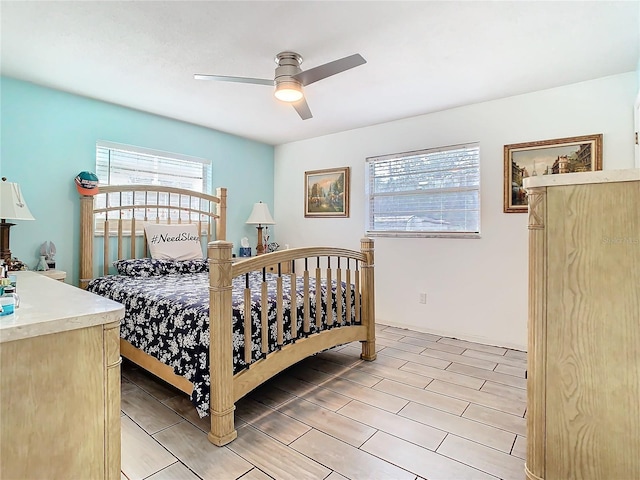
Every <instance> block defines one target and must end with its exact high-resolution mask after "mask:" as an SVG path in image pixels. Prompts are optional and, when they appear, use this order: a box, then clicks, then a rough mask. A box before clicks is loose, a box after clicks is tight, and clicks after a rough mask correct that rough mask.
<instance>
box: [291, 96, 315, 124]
mask: <svg viewBox="0 0 640 480" xmlns="http://www.w3.org/2000/svg"><path fill="white" fill-rule="evenodd" d="M291 106H292V107H293V108H295V109H296V112H298V115H300V118H301V119H302V120H309V119H310V118H312V117H313V115H311V110H310V109H309V105H308V104H307V101H306V100H305V98H304V97H302V100H298V101H297V102H294V103H292V104H291Z"/></svg>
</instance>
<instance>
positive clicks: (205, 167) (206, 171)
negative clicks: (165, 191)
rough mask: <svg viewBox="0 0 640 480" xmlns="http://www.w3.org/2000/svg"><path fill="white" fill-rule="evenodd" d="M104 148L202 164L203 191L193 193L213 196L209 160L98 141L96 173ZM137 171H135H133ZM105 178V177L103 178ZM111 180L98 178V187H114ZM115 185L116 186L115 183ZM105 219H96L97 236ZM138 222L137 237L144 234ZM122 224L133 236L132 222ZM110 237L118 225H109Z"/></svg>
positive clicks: (97, 217)
mask: <svg viewBox="0 0 640 480" xmlns="http://www.w3.org/2000/svg"><path fill="white" fill-rule="evenodd" d="M100 148H103V149H108V150H116V151H121V152H129V153H133V154H135V155H144V156H151V157H156V158H160V159H162V158H165V159H167V160H169V161H172V160H179V161H183V162H190V163H193V164H201V165H202V189H201V190H197V189H193V191H195V192H200V193H206V194H209V195H211V192H210V190H211V171H212V167H211V164H212V162H211V161H210V160H208V159H205V158H200V157H192V156H189V155H184V154H180V153H174V152H167V151H162V150H154V149H150V148H146V147H138V146H134V145H127V144H122V143H115V142H110V141H105V140H98V141H96V146H95V167H96V173H97V172H98V171H100V169H99V168H98V149H100ZM106 168H107V169H108V170H109V174H110V173H111V172H110V169H111V166H110V165H107V166H106ZM132 171H135V170H132ZM103 177H104V176H103ZM109 180H110V176H109V177H108V178H107V179H106V181H105V179H104V178H100V176H98V181H99V183H98V185H99V186H107V185H112V183H110V182H109ZM113 185H116V184H115V183H114V184H113ZM131 185H149V184H148V183H137V182H135V181H134V182H132V183H131ZM151 185H154V183H151ZM175 186H176V187H177V188H184V187H180V186H179V185H175ZM174 198H175V197H172V196H171V195H167V199H168V201H171V199H174ZM105 219H106V217H105V218H102V216H96V217H95V221H96V225H95V231H96V234H102V233H104V228H103V227H104V220H105ZM110 220H112V218H110ZM137 220H138V222H137V224H136V235H140V234H142V232H143V227H144V225H143V222H141V221H139V220H140V219H137ZM121 221H122V224H123V227H122V228H123V232H124V235H125V236H126V235H130V234H131V221H130V220H129V219H125V218H123V219H121ZM160 223H165V221H161V222H160ZM166 223H169V221H168V220H167V221H166ZM109 225H110V226H109V236H112V235H115V234H116V229H117V223H116V222H111V223H110V224H109Z"/></svg>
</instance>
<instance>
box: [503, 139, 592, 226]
mask: <svg viewBox="0 0 640 480" xmlns="http://www.w3.org/2000/svg"><path fill="white" fill-rule="evenodd" d="M595 170H602V134H601V133H600V134H596V135H584V136H581V137H568V138H558V139H554V140H541V141H537V142H528V143H515V144H513V145H505V146H504V212H505V213H518V212H526V211H527V209H528V206H527V195H526V192H525V191H524V188H523V187H522V180H523V179H524V178H526V177H532V176H536V175H556V174H559V173H574V172H589V171H595Z"/></svg>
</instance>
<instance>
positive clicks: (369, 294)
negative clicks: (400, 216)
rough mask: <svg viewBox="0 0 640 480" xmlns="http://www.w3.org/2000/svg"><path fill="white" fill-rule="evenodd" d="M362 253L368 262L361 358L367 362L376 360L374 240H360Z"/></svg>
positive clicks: (364, 267) (364, 279) (364, 271)
mask: <svg viewBox="0 0 640 480" xmlns="http://www.w3.org/2000/svg"><path fill="white" fill-rule="evenodd" d="M360 251H361V252H362V254H363V255H364V256H365V258H366V260H365V261H364V263H363V265H362V324H363V325H364V326H365V327H366V328H367V339H366V340H365V341H363V342H361V343H362V354H361V355H360V358H362V359H363V360H367V361H370V362H371V361H373V360H375V359H376V356H377V355H376V302H375V285H374V281H373V265H374V259H373V240H372V239H371V238H366V237H365V238H363V239H361V240H360Z"/></svg>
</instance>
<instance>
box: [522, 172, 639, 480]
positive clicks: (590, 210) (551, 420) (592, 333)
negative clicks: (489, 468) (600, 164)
mask: <svg viewBox="0 0 640 480" xmlns="http://www.w3.org/2000/svg"><path fill="white" fill-rule="evenodd" d="M525 187H526V189H527V192H528V194H529V338H528V363H529V365H528V383H527V392H528V393H527V395H528V407H527V432H528V434H527V441H528V446H527V462H526V475H527V478H528V479H530V480H538V479H544V480H568V479H584V480H590V479H593V480H597V479H605V478H610V479H632V478H633V479H637V478H640V454H639V452H640V170H638V169H633V170H620V171H603V172H589V173H574V174H566V175H549V176H544V177H532V178H529V179H527V180H525Z"/></svg>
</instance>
